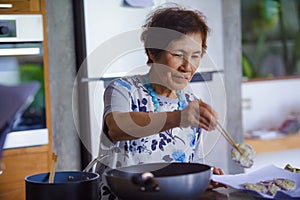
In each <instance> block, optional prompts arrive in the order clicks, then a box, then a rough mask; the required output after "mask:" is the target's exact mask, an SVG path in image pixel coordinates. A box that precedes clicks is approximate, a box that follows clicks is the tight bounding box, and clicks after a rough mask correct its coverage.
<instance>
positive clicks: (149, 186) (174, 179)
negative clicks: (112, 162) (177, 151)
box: [104, 163, 212, 200]
mask: <svg viewBox="0 0 300 200" xmlns="http://www.w3.org/2000/svg"><path fill="white" fill-rule="evenodd" d="M211 173H212V171H211V167H210V166H208V165H204V164H196V163H153V164H142V165H135V166H130V167H123V168H118V169H110V170H107V171H106V172H105V173H104V175H105V177H106V180H107V183H108V185H109V186H110V188H111V190H112V191H113V193H114V194H115V195H116V196H118V197H119V198H120V199H123V200H126V199H128V200H129V199H130V200H132V199H143V200H147V199H149V200H150V199H167V200H168V199H170V200H171V199H172V200H174V199H189V200H192V199H197V198H199V196H201V194H202V193H203V192H204V191H205V189H206V188H207V186H208V184H209V181H210V177H211ZM152 175H153V176H152Z"/></svg>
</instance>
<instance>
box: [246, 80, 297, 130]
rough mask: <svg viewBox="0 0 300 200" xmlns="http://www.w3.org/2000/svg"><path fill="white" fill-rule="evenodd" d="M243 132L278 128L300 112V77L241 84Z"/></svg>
mask: <svg viewBox="0 0 300 200" xmlns="http://www.w3.org/2000/svg"><path fill="white" fill-rule="evenodd" d="M242 99H243V127H244V131H249V130H257V129H270V128H277V127H279V126H280V125H281V123H282V122H283V121H284V120H285V119H286V117H287V116H288V115H289V114H290V113H291V112H298V113H300V78H294V79H285V80H268V81H255V82H246V83H243V84H242Z"/></svg>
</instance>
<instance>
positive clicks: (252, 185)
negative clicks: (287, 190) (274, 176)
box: [244, 183, 268, 194]
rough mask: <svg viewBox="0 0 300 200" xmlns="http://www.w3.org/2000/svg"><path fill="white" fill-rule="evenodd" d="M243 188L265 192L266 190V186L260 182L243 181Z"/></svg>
mask: <svg viewBox="0 0 300 200" xmlns="http://www.w3.org/2000/svg"><path fill="white" fill-rule="evenodd" d="M244 188H245V189H248V190H254V191H256V192H260V193H265V194H266V193H267V192H268V189H267V187H266V186H265V185H263V184H260V183H245V184H244Z"/></svg>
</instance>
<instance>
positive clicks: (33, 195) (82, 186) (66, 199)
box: [25, 171, 100, 200]
mask: <svg viewBox="0 0 300 200" xmlns="http://www.w3.org/2000/svg"><path fill="white" fill-rule="evenodd" d="M99 178H100V176H99V175H98V174H96V173H91V172H80V171H65V172H55V178H54V183H51V184H49V183H48V180H49V173H42V174H35V175H32V176H28V177H26V178H25V182H26V200H60V199H63V200H83V199H84V200H97V199H99V193H98V184H99Z"/></svg>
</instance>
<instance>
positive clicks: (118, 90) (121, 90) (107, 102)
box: [103, 79, 132, 117]
mask: <svg viewBox="0 0 300 200" xmlns="http://www.w3.org/2000/svg"><path fill="white" fill-rule="evenodd" d="M131 88H132V87H131V84H130V83H129V82H127V81H126V80H124V79H116V80H114V81H113V82H111V83H110V84H109V85H108V87H107V88H106V89H105V92H104V112H103V116H104V117H105V116H106V115H107V114H109V113H111V112H129V111H130V105H131V96H130V92H131Z"/></svg>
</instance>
